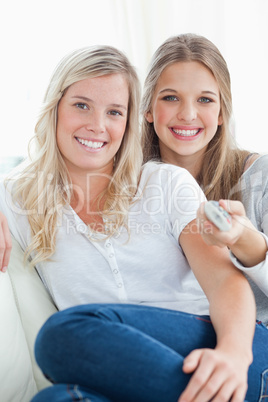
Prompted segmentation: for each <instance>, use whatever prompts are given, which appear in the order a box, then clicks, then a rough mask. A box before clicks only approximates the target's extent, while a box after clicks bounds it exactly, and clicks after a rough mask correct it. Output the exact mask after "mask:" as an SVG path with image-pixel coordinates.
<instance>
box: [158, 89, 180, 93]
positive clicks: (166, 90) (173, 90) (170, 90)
mask: <svg viewBox="0 0 268 402" xmlns="http://www.w3.org/2000/svg"><path fill="white" fill-rule="evenodd" d="M163 92H174V93H177V91H175V89H172V88H165V89H162V91H160V92H159V93H160V94H162V93H163Z"/></svg>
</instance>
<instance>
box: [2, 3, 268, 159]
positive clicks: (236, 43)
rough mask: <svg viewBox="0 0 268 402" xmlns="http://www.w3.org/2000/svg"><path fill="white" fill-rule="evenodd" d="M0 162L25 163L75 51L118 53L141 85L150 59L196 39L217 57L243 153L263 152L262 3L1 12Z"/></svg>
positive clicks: (20, 7) (265, 47) (28, 7)
mask: <svg viewBox="0 0 268 402" xmlns="http://www.w3.org/2000/svg"><path fill="white" fill-rule="evenodd" d="M0 16H1V17H0V18H1V21H0V37H1V63H0V72H1V96H0V110H1V131H2V132H1V142H0V157H1V156H10V155H26V153H27V143H28V140H29V139H30V137H31V136H32V135H33V130H34V124H35V121H36V117H37V114H38V111H39V107H40V103H41V101H42V97H43V94H44V92H45V89H46V86H47V83H48V80H49V77H50V75H51V73H52V71H53V69H54V67H55V66H56V64H57V63H58V62H59V60H60V59H61V57H62V56H64V55H65V54H66V53H67V52H69V51H71V50H73V49H74V48H79V47H83V46H87V45H92V44H110V45H113V46H116V47H118V48H119V49H121V50H123V51H124V52H125V53H126V54H127V55H128V56H129V58H130V59H131V61H132V62H133V64H134V65H135V66H136V67H137V68H138V72H139V74H140V78H141V80H142V81H143V79H144V77H145V73H146V68H147V65H148V62H149V59H150V57H151V55H152V53H153V51H154V50H155V49H156V48H157V47H158V46H159V45H160V44H161V43H162V42H163V41H164V40H165V39H167V37H169V36H171V35H176V34H179V33H182V32H194V33H198V34H201V35H204V36H206V37H208V38H209V39H210V40H212V41H213V42H214V43H215V44H216V45H217V46H218V47H219V48H220V50H221V51H222V53H223V55H224V57H225V58H226V60H227V63H228V65H229V69H230V72H231V77H232V89H233V99H234V114H235V128H236V136H237V139H238V142H239V144H240V145H241V146H243V147H244V148H247V149H252V150H255V151H260V152H264V151H268V143H267V137H268V128H267V124H266V116H267V115H268V77H267V71H268V24H267V21H268V1H267V0H202V1H201V0H80V1H78V2H75V1H73V0H46V1H40V0H24V1H21V0H13V1H12V2H8V1H6V2H5V4H3V2H2V3H1V6H0Z"/></svg>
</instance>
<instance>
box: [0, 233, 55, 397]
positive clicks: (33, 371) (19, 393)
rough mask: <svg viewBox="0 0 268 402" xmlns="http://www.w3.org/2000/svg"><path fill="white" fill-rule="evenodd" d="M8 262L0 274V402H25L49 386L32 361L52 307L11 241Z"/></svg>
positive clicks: (40, 284)
mask: <svg viewBox="0 0 268 402" xmlns="http://www.w3.org/2000/svg"><path fill="white" fill-rule="evenodd" d="M12 244H13V247H12V253H11V260H10V263H9V266H8V271H7V272H6V273H4V274H3V273H2V272H0V317H1V318H0V320H1V321H0V323H1V324H0V325H1V327H0V401H1V402H29V401H30V400H31V398H32V397H33V396H34V395H35V394H36V393H37V392H38V390H40V389H42V388H45V387H47V386H49V385H50V383H49V382H48V381H47V380H46V379H45V377H44V376H43V374H42V373H41V371H40V369H39V368H38V366H37V364H36V362H35V358H34V342H35V338H36V335H37V333H38V331H39V329H40V327H41V326H42V324H43V323H44V322H45V321H46V319H47V318H48V317H49V316H50V315H51V314H53V313H55V312H56V311H57V310H56V307H55V305H54V304H53V302H52V300H51V298H50V296H49V295H48V293H47V291H46V289H45V287H44V286H43V284H42V282H41V280H40V278H39V276H38V274H37V273H36V271H35V270H34V269H33V268H30V267H29V265H24V263H23V251H22V249H21V247H20V246H19V244H18V243H17V242H16V241H15V240H14V239H12Z"/></svg>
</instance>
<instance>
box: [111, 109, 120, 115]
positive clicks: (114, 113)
mask: <svg viewBox="0 0 268 402" xmlns="http://www.w3.org/2000/svg"><path fill="white" fill-rule="evenodd" d="M109 114H111V115H113V116H122V113H121V112H118V110H111V111H110V112H109Z"/></svg>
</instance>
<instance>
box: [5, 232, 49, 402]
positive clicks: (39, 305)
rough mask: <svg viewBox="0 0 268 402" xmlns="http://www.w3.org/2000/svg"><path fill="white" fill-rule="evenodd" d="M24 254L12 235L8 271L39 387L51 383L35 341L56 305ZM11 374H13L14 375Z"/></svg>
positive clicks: (13, 380)
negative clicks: (38, 359) (39, 360)
mask: <svg viewBox="0 0 268 402" xmlns="http://www.w3.org/2000/svg"><path fill="white" fill-rule="evenodd" d="M23 257H24V255H23V251H22V249H21V247H20V245H19V244H18V242H17V241H16V240H15V239H14V238H13V239H12V252H11V258H10V262H9V265H8V275H9V277H10V282H11V285H12V290H13V294H14V298H15V303H16V306H17V316H18V315H19V317H20V324H21V326H22V328H23V330H24V334H23V333H22V337H23V336H24V338H23V339H24V340H26V342H27V344H26V346H28V348H27V352H28V358H30V361H31V364H32V369H33V376H34V380H35V382H36V386H37V389H38V390H40V389H42V388H44V387H47V386H48V385H50V383H49V382H48V381H47V380H46V379H45V377H44V376H43V374H42V372H41V370H40V369H39V367H38V366H37V364H36V361H35V358H34V342H35V338H36V335H37V333H38V331H39V329H40V328H41V326H42V325H43V323H44V322H45V321H46V320H47V318H48V317H49V316H50V315H51V314H53V313H55V312H56V311H57V309H56V307H55V305H54V303H53V301H52V299H51V298H50V296H49V294H48V292H47V291H46V289H45V287H44V285H43V283H42V282H41V280H40V278H39V275H38V274H37V272H36V271H35V269H34V268H30V267H29V264H26V265H25V264H24V262H23ZM3 275H6V274H3ZM17 326H19V324H17ZM20 336H21V335H18V339H20ZM18 343H19V342H18ZM11 346H12V343H11ZM18 346H19V345H18ZM13 347H14V346H13ZM19 353H20V352H18V351H17V354H19ZM22 371H23V370H22ZM9 375H10V381H12V386H13V387H14V384H16V378H15V377H13V375H12V374H11V373H10V374H9ZM11 376H12V377H13V378H11ZM18 401H20V402H21V401H22V399H18ZM28 401H29V399H28ZM28 401H27V402H28ZM14 402H15V400H14Z"/></svg>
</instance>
